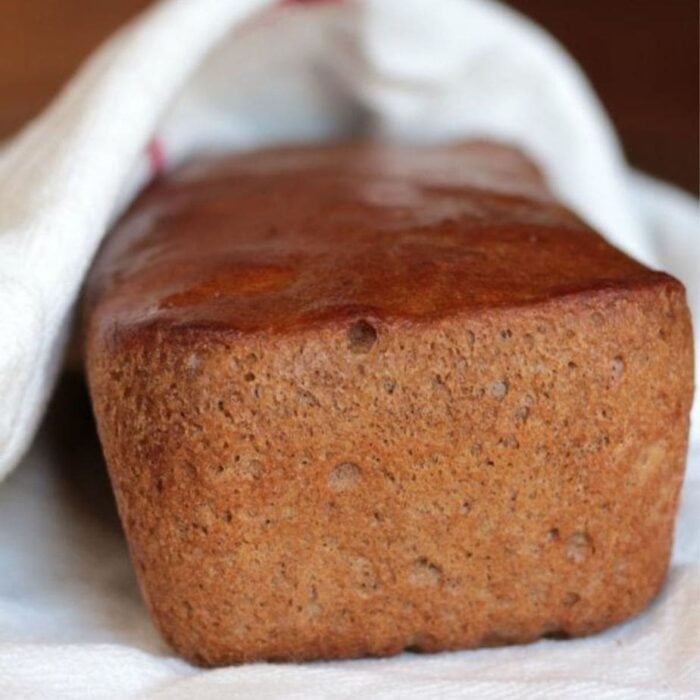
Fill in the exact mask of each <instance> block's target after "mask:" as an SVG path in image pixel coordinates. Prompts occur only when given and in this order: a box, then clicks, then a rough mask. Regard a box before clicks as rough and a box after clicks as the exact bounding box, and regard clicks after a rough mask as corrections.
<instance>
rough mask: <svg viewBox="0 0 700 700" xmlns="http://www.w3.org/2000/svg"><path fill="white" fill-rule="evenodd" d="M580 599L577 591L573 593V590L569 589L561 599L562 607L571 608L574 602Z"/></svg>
mask: <svg viewBox="0 0 700 700" xmlns="http://www.w3.org/2000/svg"><path fill="white" fill-rule="evenodd" d="M579 600H581V596H580V595H579V594H578V593H574V592H573V591H569V592H568V593H567V594H566V595H565V596H564V599H563V600H562V603H564V607H566V608H573V607H574V605H576V603H578V602H579Z"/></svg>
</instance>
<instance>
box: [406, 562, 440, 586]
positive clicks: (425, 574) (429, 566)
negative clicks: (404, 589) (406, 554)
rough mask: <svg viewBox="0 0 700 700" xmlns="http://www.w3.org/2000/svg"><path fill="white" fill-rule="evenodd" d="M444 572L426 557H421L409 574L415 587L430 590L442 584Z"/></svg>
mask: <svg viewBox="0 0 700 700" xmlns="http://www.w3.org/2000/svg"><path fill="white" fill-rule="evenodd" d="M441 576H442V570H441V569H440V567H439V566H438V565H437V564H433V562H431V561H430V560H429V559H427V558H426V557H420V558H419V559H416V561H415V562H414V563H413V569H412V570H411V573H410V574H409V580H410V582H411V583H412V584H413V585H414V586H420V587H423V588H428V587H432V586H437V585H438V584H439V583H440V577H441Z"/></svg>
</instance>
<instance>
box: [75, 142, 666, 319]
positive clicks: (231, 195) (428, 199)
mask: <svg viewBox="0 0 700 700" xmlns="http://www.w3.org/2000/svg"><path fill="white" fill-rule="evenodd" d="M662 279H670V278H668V277H667V276H666V275H663V274H662V273H656V272H652V271H650V270H648V269H647V268H645V267H643V266H642V265H640V264H638V263H636V262H634V261H633V260H631V259H630V258H628V257H627V256H625V255H623V254H622V253H621V252H619V251H617V250H616V249H615V248H613V247H611V246H610V245H608V244H607V243H606V242H605V241H604V240H603V239H602V238H601V237H599V236H598V235H597V234H596V233H595V232H593V231H592V230H591V229H590V228H589V227H588V226H586V225H585V224H584V223H583V222H582V221H581V220H580V219H578V218H577V217H576V216H575V215H574V214H572V213H571V212H570V211H568V210H567V209H566V208H564V207H563V206H561V205H560V204H559V203H558V202H557V201H556V200H555V199H554V198H553V196H552V195H551V193H550V192H549V191H548V189H547V186H546V184H545V183H544V181H543V179H542V177H541V175H540V174H539V172H538V171H537V169H536V168H535V167H534V166H533V165H532V164H531V163H530V162H529V161H528V160H527V159H526V158H525V157H524V156H523V155H521V154H520V153H519V152H517V151H515V150H513V149H511V148H508V147H505V146H501V145H496V144H492V143H487V142H468V143H463V144H460V145H452V146H437V147H410V148H407V147H389V146H379V145H372V144H345V145H334V146H312V147H289V148H276V149H270V150H264V151H258V152H251V153H247V154H239V155H227V156H224V157H217V158H211V159H203V160H198V161H195V162H191V163H190V164H188V165H185V166H184V167H182V168H180V169H179V170H177V171H176V172H173V173H172V174H170V175H169V176H167V177H165V178H163V179H161V180H159V181H158V182H156V183H154V184H153V185H151V186H150V187H149V188H148V189H147V190H146V191H145V192H144V193H143V194H142V195H141V196H140V197H139V198H138V199H137V201H136V202H135V203H134V204H133V206H132V207H131V209H130V210H129V211H128V212H127V213H126V215H125V216H124V217H123V218H122V220H121V221H120V222H119V223H118V225H117V226H116V227H115V230H114V231H113V232H112V233H111V234H110V236H109V237H108V239H107V241H106V242H105V245H104V246H103V248H102V250H101V251H100V253H99V255H98V258H97V261H96V264H95V267H94V269H93V272H92V274H91V278H90V282H89V285H88V299H89V303H90V306H91V308H92V310H93V312H96V314H97V315H96V316H93V319H95V318H96V319H97V321H98V323H99V325H100V328H101V329H102V330H105V331H109V332H113V331H115V330H119V329H124V328H125V327H128V328H131V329H133V328H134V327H135V326H152V325H153V324H155V325H156V326H157V327H182V326H185V327H194V328H208V329H222V330H228V331H232V332H241V333H249V332H257V331H271V332H278V331H285V330H293V329H300V328H304V327H306V326H309V325H312V324H319V323H327V322H332V321H344V320H347V319H351V318H353V317H373V318H376V319H384V320H387V321H388V320H408V321H417V320H421V319H430V318H434V317H439V316H444V315H449V314H453V313H457V312H462V311H468V310H472V309H473V310H478V309H483V308H489V307H495V306H504V305H524V304H533V303H539V302H543V301H547V300H550V299H552V298H554V297H559V296H562V295H570V294H576V293H586V292H591V291H597V290H601V289H604V288H617V287H636V286H638V285H643V284H648V283H653V282H656V281H660V280H662Z"/></svg>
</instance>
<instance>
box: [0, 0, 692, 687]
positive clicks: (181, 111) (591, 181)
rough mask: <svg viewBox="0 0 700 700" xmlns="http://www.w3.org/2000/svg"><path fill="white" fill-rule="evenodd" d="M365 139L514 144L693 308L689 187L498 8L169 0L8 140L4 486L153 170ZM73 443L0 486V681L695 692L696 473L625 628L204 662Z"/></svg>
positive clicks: (2, 174)
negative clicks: (181, 654)
mask: <svg viewBox="0 0 700 700" xmlns="http://www.w3.org/2000/svg"><path fill="white" fill-rule="evenodd" d="M0 51H1V47H0ZM357 133H366V134H370V135H372V136H374V137H376V138H382V139H389V140H407V141H434V140H451V139H459V138H464V137H465V136H475V135H476V136H494V137H497V138H500V139H504V140H507V141H511V142H513V143H516V144H518V145H520V146H521V147H522V148H524V149H525V150H527V151H528V152H530V153H531V154H532V155H533V157H534V158H535V159H536V160H537V161H538V162H539V163H540V164H541V166H542V167H543V168H544V169H545V171H546V173H547V175H548V176H549V178H550V180H551V182H552V185H553V187H554V188H555V189H556V191H557V192H558V194H559V195H560V196H561V197H562V198H563V199H564V200H566V201H567V202H568V203H569V204H570V205H571V206H572V207H574V208H575V209H576V210H577V211H578V212H579V213H580V214H581V215H582V216H583V217H584V218H586V219H588V220H589V221H590V222H591V223H593V224H594V225H595V226H596V227H598V228H599V229H601V230H602V231H603V232H604V233H605V235H606V236H607V237H608V238H609V239H610V240H611V241H613V242H614V243H616V244H617V245H618V246H620V247H621V248H623V249H625V250H627V251H628V252H630V253H632V254H633V255H635V256H636V257H638V258H639V259H641V260H643V261H644V262H646V263H648V264H650V265H652V266H654V267H661V268H664V269H667V270H669V271H670V272H672V273H674V274H676V275H677V276H678V277H680V278H681V279H682V280H683V281H684V282H685V283H686V286H687V287H688V292H689V300H690V303H691V307H692V308H693V310H694V312H695V314H696V316H697V314H698V311H699V310H700V274H699V272H698V270H700V231H699V230H698V227H699V216H700V214H699V209H698V203H697V201H695V200H694V199H693V198H691V197H690V196H687V195H684V194H683V193H681V192H679V191H677V190H675V189H673V188H671V187H668V186H666V185H663V184H660V183H657V182H655V181H653V180H650V179H648V178H645V177H643V176H638V175H634V174H632V173H630V172H629V170H628V169H627V167H626V165H625V163H624V161H623V159H622V157H621V154H620V150H619V147H618V144H617V141H616V139H615V136H614V133H613V132H612V130H611V128H610V125H609V123H608V121H607V119H606V117H605V114H604V113H603V111H602V110H601V108H600V106H599V105H598V103H597V101H596V99H595V97H594V96H593V94H592V93H591V91H590V89H589V87H588V85H587V83H586V81H585V79H584V78H583V76H582V75H581V73H580V72H579V70H578V69H577V67H576V66H575V64H573V63H572V61H571V60H570V59H569V58H568V57H567V56H566V54H565V53H564V52H563V51H562V50H561V49H560V47H559V46H558V45H557V44H556V43H555V42H554V41H553V40H552V39H551V38H550V37H548V36H547V35H546V34H545V33H543V32H542V31H541V30H540V29H538V28H537V27H535V26H534V25H532V24H531V23H530V22H528V21H527V20H525V19H524V18H522V17H520V16H518V15H517V14H515V13H513V12H512V11H510V10H509V9H507V8H506V7H504V6H501V5H499V4H496V3H494V2H489V1H488V0H431V1H430V2H429V1H428V0H335V1H327V2H315V3H305V4H303V5H301V4H298V3H289V2H285V3H272V2H270V1H269V0H167V1H166V2H162V3H160V4H158V5H156V6H155V7H154V8H153V9H152V10H150V11H148V12H147V13H145V14H144V15H142V16H141V17H139V18H137V19H136V20H135V21H134V22H132V23H131V25H129V26H127V27H126V28H125V29H123V30H122V31H120V32H119V33H117V34H116V35H115V36H114V37H112V38H111V39H110V41H108V42H107V43H106V44H105V45H104V46H103V47H102V48H101V49H100V50H99V51H98V52H97V53H96V54H95V55H94V56H93V57H92V58H91V59H90V61H89V62H88V63H87V64H86V65H85V67H84V68H83V69H82V70H81V71H80V72H79V73H78V74H77V75H76V76H75V78H74V79H73V80H72V81H71V83H70V84H69V85H68V87H67V88H66V90H64V92H63V93H62V94H61V95H60V96H59V98H58V99H57V100H56V101H55V102H54V103H53V104H52V105H51V107H50V108H49V109H48V110H47V111H46V112H45V113H44V114H43V115H41V116H40V117H39V118H38V119H37V120H36V121H35V122H34V123H33V124H31V125H30V126H29V127H28V128H27V129H26V130H25V131H24V132H22V133H20V134H19V135H18V136H17V137H16V138H15V139H14V140H13V141H11V142H10V143H9V144H7V146H6V147H5V149H4V151H3V152H2V153H1V154H0V339H1V340H2V341H3V342H2V343H0V477H1V476H3V475H6V474H7V473H8V472H9V471H10V470H11V469H12V467H13V466H14V465H16V464H17V463H18V461H19V460H20V459H21V457H22V455H23V454H24V453H25V451H26V448H27V447H28V445H29V444H30V443H31V441H32V439H33V438H34V436H35V432H36V428H37V425H38V424H39V421H40V419H41V416H42V414H43V411H44V408H45V405H46V403H47V400H48V397H49V395H50V393H51V391H52V388H53V384H54V379H55V377H56V375H57V373H58V369H59V367H60V364H61V359H62V351H63V348H64V346H65V343H66V337H67V333H68V329H69V327H70V320H71V315H72V313H73V309H74V305H75V300H76V297H77V295H78V292H79V289H80V285H81V283H82V280H83V277H84V274H85V272H86V270H87V268H88V266H89V263H90V259H91V257H92V255H93V253H94V251H95V249H96V247H97V246H98V244H99V242H100V240H101V238H102V236H103V234H104V233H105V230H106V229H107V227H108V225H109V223H110V221H111V220H112V219H113V218H114V217H115V216H116V215H117V214H118V213H119V211H120V210H121V209H122V208H123V207H124V205H125V204H126V203H127V202H128V201H129V199H130V198H131V197H132V196H133V194H134V193H135V192H136V191H137V190H138V188H139V187H140V186H142V185H143V184H144V182H145V181H146V180H147V179H148V178H149V177H150V176H152V175H153V174H154V173H155V172H157V171H158V170H160V169H161V168H163V167H165V168H168V167H171V166H172V165H173V164H175V163H177V162H179V161H180V160H182V159H183V158H186V157H187V156H188V155H189V154H191V153H193V152H195V151H202V150H221V149H233V148H250V147H254V146H257V145H260V144H265V143H273V142H282V141H299V140H309V139H320V138H335V137H340V136H346V135H355V134H357ZM696 325H697V324H696ZM698 345H700V343H698ZM66 410H68V409H66ZM696 422H697V421H696ZM74 457H75V458H76V459H77V456H76V455H74V454H73V453H72V452H71V451H70V450H68V451H67V452H66V450H65V449H63V450H62V449H60V448H59V447H58V446H56V445H55V444H54V443H52V442H51V441H50V440H47V439H46V437H45V436H44V435H41V436H40V437H39V438H38V439H37V441H36V442H35V445H34V448H33V450H32V452H31V453H30V454H29V456H27V457H26V458H25V460H24V463H23V465H22V468H21V469H19V470H18V472H17V473H16V474H13V475H12V476H11V477H10V478H9V479H8V480H7V481H6V482H5V483H4V484H2V485H0V696H3V695H6V696H8V697H37V696H41V695H42V694H43V695H44V696H46V697H100V696H105V697H123V696H126V695H128V694H129V693H136V694H139V693H142V692H145V691H146V690H149V691H150V690H152V691H153V692H155V693H156V694H158V693H161V695H160V696H161V697H165V696H173V697H180V696H182V697H185V696H189V697H196V696H204V697H218V696H221V697H231V695H232V694H236V695H255V696H256V697H257V696H261V697H265V696H268V697H269V696H276V695H279V694H287V695H295V694H296V695H298V696H304V697H306V696H314V695H316V696H324V695H326V696H328V695H334V696H335V695H337V694H341V695H342V694H343V693H344V694H345V695H354V694H358V693H359V694H377V695H384V696H389V695H393V694H409V693H411V692H413V693H414V694H418V695H428V696H434V697H438V696H444V695H460V694H462V695H464V694H469V693H476V694H477V695H478V696H480V697H481V696H483V697H502V696H507V697H524V696H528V695H529V696H531V697H544V696H548V697H549V696H559V697H561V696H562V695H565V694H566V693H567V691H570V692H571V693H579V694H584V693H588V694H590V695H591V696H596V697H634V698H639V697H673V696H679V697H682V696H684V695H685V696H688V697H690V696H692V695H693V694H700V682H699V680H698V651H699V648H698V647H699V640H698V629H699V628H700V624H699V623H700V621H699V620H698V605H700V601H699V600H698V597H699V595H700V563H699V557H698V551H697V535H696V531H697V529H698V528H697V522H693V518H694V515H695V513H697V512H698V508H700V504H699V503H698V491H697V481H696V480H695V478H689V480H688V482H687V484H686V487H685V491H684V499H685V503H686V506H685V511H684V515H683V516H682V519H681V530H680V533H681V536H680V537H679V543H678V546H677V548H676V550H675V553H674V566H673V569H672V572H671V576H670V578H669V583H668V585H667V587H666V589H665V592H664V593H663V594H662V596H661V598H660V599H659V601H658V602H657V603H655V604H654V605H653V606H652V608H651V609H650V610H649V611H647V612H646V613H644V615H642V616H641V617H640V618H638V619H637V620H635V621H632V622H630V623H628V624H627V625H625V626H623V627H620V628H618V629H617V630H612V631H610V632H609V633H606V634H604V635H601V636H598V637H595V638H592V639H589V640H579V641H574V642H566V643H564V642H554V641H545V642H541V643H539V644H537V645H534V646H529V647H522V648H516V649H503V650H489V651H483V652H481V651H479V652H464V653H461V654H443V655H439V656H436V657H431V658H423V657H415V656H411V655H404V656H401V657H399V658H397V659H393V660H388V661H369V660H367V661H357V662H350V663H333V664H312V665H305V666H291V665H288V666H273V665H257V666H250V667H244V668H239V669H229V670H225V671H214V672H200V671H197V670H196V669H193V668H192V667H190V666H188V665H187V664H185V663H184V662H180V661H177V660H176V659H174V658H173V657H172V656H171V655H170V653H169V652H168V651H167V650H166V649H165V648H164V647H163V646H162V645H161V643H160V642H159V641H158V639H157V636H156V635H155V633H154V632H153V630H152V628H151V626H150V623H149V622H148V619H147V616H146V613H145V611H144V609H143V607H142V606H141V604H140V602H139V601H138V597H137V596H136V594H135V592H134V585H133V578H132V574H131V570H130V568H129V566H128V563H127V561H126V557H125V552H124V545H123V541H122V539H121V536H120V535H119V534H118V532H115V531H114V529H111V530H110V528H109V527H108V526H107V524H106V523H104V522H102V519H101V518H100V517H98V515H95V514H92V516H91V517H87V516H86V515H85V514H84V513H83V512H82V510H81V508H79V507H77V506H76V503H75V500H76V498H75V493H73V492H70V491H69V490H67V489H62V488H59V486H58V482H59V481H60V477H58V476H57V474H59V473H62V471H61V470H62V469H64V468H65V467H66V464H67V462H70V461H71V460H72V459H73V458H74ZM66 458H67V459H66ZM696 462H697V458H696ZM688 504H690V505H688ZM84 505H85V504H84V503H83V506H84ZM373 691H376V693H374V692H373Z"/></svg>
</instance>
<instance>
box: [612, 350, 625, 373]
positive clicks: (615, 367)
mask: <svg viewBox="0 0 700 700" xmlns="http://www.w3.org/2000/svg"><path fill="white" fill-rule="evenodd" d="M624 371H625V361H624V360H623V359H622V358H621V357H620V356H619V355H617V356H615V357H613V359H612V360H610V376H611V377H612V378H613V379H619V378H620V377H621V376H622V373H623V372H624Z"/></svg>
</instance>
